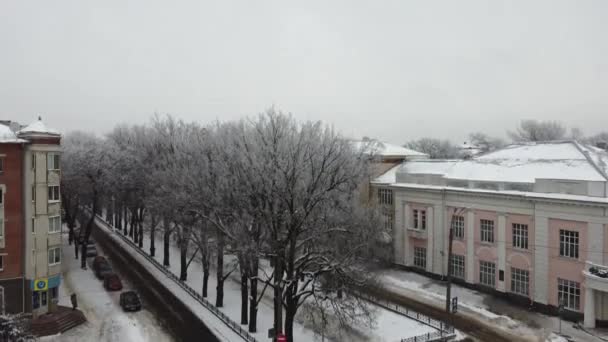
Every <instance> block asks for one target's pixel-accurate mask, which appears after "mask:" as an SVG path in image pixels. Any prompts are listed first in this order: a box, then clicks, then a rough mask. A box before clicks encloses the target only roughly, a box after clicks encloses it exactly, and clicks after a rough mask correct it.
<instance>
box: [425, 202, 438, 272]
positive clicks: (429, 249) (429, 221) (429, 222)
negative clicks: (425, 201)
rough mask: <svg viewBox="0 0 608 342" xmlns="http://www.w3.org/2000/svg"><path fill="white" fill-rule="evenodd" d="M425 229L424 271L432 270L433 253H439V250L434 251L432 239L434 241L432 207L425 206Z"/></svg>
mask: <svg viewBox="0 0 608 342" xmlns="http://www.w3.org/2000/svg"><path fill="white" fill-rule="evenodd" d="M426 229H427V231H428V236H427V246H426V271H427V272H431V273H432V272H433V269H434V267H433V261H434V260H435V258H434V253H435V252H437V253H439V252H440V251H435V248H434V247H435V246H434V243H433V242H434V241H435V220H433V207H427V208H426Z"/></svg>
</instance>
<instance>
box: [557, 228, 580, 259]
mask: <svg viewBox="0 0 608 342" xmlns="http://www.w3.org/2000/svg"><path fill="white" fill-rule="evenodd" d="M559 255H560V256H563V257H567V258H575V259H578V232H575V231H572V230H564V229H560V230H559Z"/></svg>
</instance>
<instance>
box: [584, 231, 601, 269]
mask: <svg viewBox="0 0 608 342" xmlns="http://www.w3.org/2000/svg"><path fill="white" fill-rule="evenodd" d="M587 250H588V252H587V260H588V261H591V262H592V263H594V264H599V265H603V264H604V253H603V252H604V227H603V225H602V224H601V223H589V226H588V229H587Z"/></svg>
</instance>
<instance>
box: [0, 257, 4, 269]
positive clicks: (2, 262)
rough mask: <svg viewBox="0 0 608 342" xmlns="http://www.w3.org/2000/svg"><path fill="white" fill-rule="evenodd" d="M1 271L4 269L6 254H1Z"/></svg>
mask: <svg viewBox="0 0 608 342" xmlns="http://www.w3.org/2000/svg"><path fill="white" fill-rule="evenodd" d="M0 271H4V255H0Z"/></svg>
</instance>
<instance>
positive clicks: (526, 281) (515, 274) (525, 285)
mask: <svg viewBox="0 0 608 342" xmlns="http://www.w3.org/2000/svg"><path fill="white" fill-rule="evenodd" d="M511 293H515V294H517V295H520V296H525V297H530V271H529V270H524V269H522V268H516V267H511Z"/></svg>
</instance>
